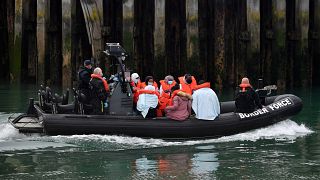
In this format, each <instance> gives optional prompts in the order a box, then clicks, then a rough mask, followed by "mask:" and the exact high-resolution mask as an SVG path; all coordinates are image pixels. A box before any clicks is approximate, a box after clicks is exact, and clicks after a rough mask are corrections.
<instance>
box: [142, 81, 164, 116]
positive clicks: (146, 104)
mask: <svg viewBox="0 0 320 180" xmlns="http://www.w3.org/2000/svg"><path fill="white" fill-rule="evenodd" d="M158 100H159V92H158V91H156V89H155V87H154V86H152V85H148V86H146V87H145V89H141V90H139V99H138V102H137V110H138V111H140V112H141V115H142V116H143V117H144V118H146V117H147V118H154V117H156V107H157V106H158Z"/></svg>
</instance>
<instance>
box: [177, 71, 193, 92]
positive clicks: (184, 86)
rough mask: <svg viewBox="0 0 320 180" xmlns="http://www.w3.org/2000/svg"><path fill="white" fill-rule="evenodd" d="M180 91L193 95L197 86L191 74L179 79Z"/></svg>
mask: <svg viewBox="0 0 320 180" xmlns="http://www.w3.org/2000/svg"><path fill="white" fill-rule="evenodd" d="M179 81H180V89H181V90H182V91H183V92H185V93H188V94H190V95H192V93H193V90H194V88H195V87H196V86H197V81H196V79H195V78H194V77H193V76H191V75H190V74H185V75H184V76H181V77H179Z"/></svg>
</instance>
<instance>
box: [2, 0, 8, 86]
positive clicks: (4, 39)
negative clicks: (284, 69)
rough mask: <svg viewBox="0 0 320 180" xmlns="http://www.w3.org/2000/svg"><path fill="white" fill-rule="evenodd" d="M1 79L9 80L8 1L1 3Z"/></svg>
mask: <svg viewBox="0 0 320 180" xmlns="http://www.w3.org/2000/svg"><path fill="white" fill-rule="evenodd" d="M0 19H1V21H0V44H1V48H0V79H1V80H6V81H7V80H9V52H8V51H9V44H8V42H9V39H8V21H7V0H3V1H0Z"/></svg>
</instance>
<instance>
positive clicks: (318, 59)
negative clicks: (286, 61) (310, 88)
mask: <svg viewBox="0 0 320 180" xmlns="http://www.w3.org/2000/svg"><path fill="white" fill-rule="evenodd" d="M309 8H310V9H309V12H310V13H309V35H308V39H309V57H310V61H311V68H312V69H311V71H312V74H311V75H312V78H311V79H312V85H315V86H319V85H320V78H319V77H320V51H319V49H320V0H310V3H309Z"/></svg>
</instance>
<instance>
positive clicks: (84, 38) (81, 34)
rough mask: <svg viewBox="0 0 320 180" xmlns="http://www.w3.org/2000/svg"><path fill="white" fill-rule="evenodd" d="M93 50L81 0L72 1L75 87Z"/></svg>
mask: <svg viewBox="0 0 320 180" xmlns="http://www.w3.org/2000/svg"><path fill="white" fill-rule="evenodd" d="M91 57H92V48H91V45H90V43H89V37H88V34H87V30H86V23H85V19H84V14H83V11H82V7H81V4H80V1H79V0H71V70H72V81H73V84H72V86H73V87H76V86H77V85H76V83H75V81H77V79H78V70H79V68H80V66H83V61H84V60H86V59H91Z"/></svg>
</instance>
